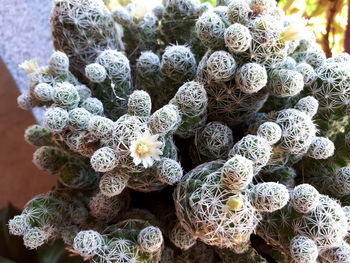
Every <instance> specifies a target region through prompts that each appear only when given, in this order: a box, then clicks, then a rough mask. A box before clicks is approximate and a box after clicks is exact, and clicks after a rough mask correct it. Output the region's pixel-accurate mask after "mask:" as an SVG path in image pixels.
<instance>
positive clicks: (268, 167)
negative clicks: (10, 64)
mask: <svg viewBox="0 0 350 263" xmlns="http://www.w3.org/2000/svg"><path fill="white" fill-rule="evenodd" d="M134 8H135V6H133V4H130V5H127V6H124V7H121V6H119V7H117V8H116V9H114V10H112V11H109V10H108V9H107V8H106V7H105V5H104V3H103V1H102V0H56V1H54V4H53V11H52V14H51V22H52V31H53V40H54V46H55V48H56V51H55V52H54V53H53V54H52V57H51V58H50V60H49V61H48V65H47V66H42V67H37V68H34V67H32V66H31V64H33V63H30V62H26V63H23V64H22V67H23V68H24V69H26V70H27V71H28V73H29V80H30V81H29V89H28V92H27V93H26V94H22V95H20V96H19V97H18V100H17V101H18V105H19V107H21V108H22V109H24V110H31V109H32V108H35V107H40V108H42V109H43V112H44V113H43V122H42V123H41V124H34V125H32V126H30V127H28V128H27V129H26V131H25V134H24V137H25V140H26V141H27V142H28V143H29V144H31V145H33V146H34V147H36V150H35V152H34V155H33V163H34V164H35V165H36V166H37V167H38V168H39V169H41V170H43V171H44V172H47V173H50V174H52V175H54V176H55V177H56V178H57V185H56V186H55V188H54V189H53V190H52V191H50V192H48V193H46V194H43V195H39V196H36V197H34V198H33V199H32V200H31V201H29V202H28V203H27V204H26V205H25V208H24V210H23V212H22V214H20V215H17V216H15V217H14V218H13V219H11V220H10V221H9V224H8V227H9V231H10V233H11V234H13V235H18V236H23V241H24V244H25V245H26V247H28V248H29V249H36V248H38V247H40V246H42V245H44V244H46V243H48V242H50V241H53V240H57V239H62V240H63V242H64V243H65V244H66V246H67V249H69V250H70V251H71V252H72V253H73V254H76V255H80V256H81V257H83V258H84V259H87V260H89V261H90V262H106V263H117V262H120V263H127V262H131V263H136V262H137V263H157V262H161V263H173V262H175V263H184V262H193V263H195V262H201V263H203V262H205V263H214V262H215V263H216V262H219V263H220V262H222V263H229V262H262V263H266V262H281V263H290V262H291V263H316V262H319V263H347V262H350V243H349V242H350V124H349V112H350V108H349V105H350V104H349V101H350V67H349V66H350V64H349V63H350V55H348V54H345V53H344V54H338V55H335V56H334V57H332V58H326V56H325V54H324V52H323V51H322V49H321V47H320V46H319V45H318V44H317V43H316V40H315V37H314V34H313V33H312V31H311V29H309V28H307V27H306V22H305V21H303V20H302V19H297V18H291V17H288V16H286V15H285V14H284V12H283V11H282V10H281V9H280V8H278V7H277V5H276V2H275V1H274V0H249V1H248V0H225V1H223V0H222V1H219V0H218V1H217V3H216V6H212V5H211V4H208V3H200V2H199V1H197V0H163V2H162V4H161V5H159V6H156V7H155V8H154V9H153V10H151V11H149V12H148V13H146V14H144V15H142V16H140V14H139V13H137V12H135V9H134ZM273 260H274V261H273Z"/></svg>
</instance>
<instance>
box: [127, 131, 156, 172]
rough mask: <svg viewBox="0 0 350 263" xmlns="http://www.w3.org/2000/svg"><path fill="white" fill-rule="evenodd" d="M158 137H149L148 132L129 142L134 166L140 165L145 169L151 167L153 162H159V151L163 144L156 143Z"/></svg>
mask: <svg viewBox="0 0 350 263" xmlns="http://www.w3.org/2000/svg"><path fill="white" fill-rule="evenodd" d="M158 137H159V135H151V134H150V133H149V132H148V131H146V132H145V133H143V134H141V135H140V136H138V138H137V139H136V140H135V141H133V142H131V145H130V152H131V154H130V155H131V157H132V158H133V159H134V163H135V164H136V165H138V164H140V163H142V165H143V166H144V167H145V168H148V167H150V166H152V165H153V162H154V160H156V161H159V160H160V155H161V154H163V152H162V151H161V150H160V148H161V147H162V145H163V143H162V142H159V141H157V139H158Z"/></svg>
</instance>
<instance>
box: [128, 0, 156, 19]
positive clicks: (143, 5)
mask: <svg viewBox="0 0 350 263" xmlns="http://www.w3.org/2000/svg"><path fill="white" fill-rule="evenodd" d="M131 3H132V5H133V7H134V8H133V15H134V16H135V17H136V18H139V19H142V18H143V17H144V16H145V14H147V13H149V12H150V11H152V9H153V8H155V7H156V6H157V5H161V4H162V1H161V0H147V1H145V0H132V1H131Z"/></svg>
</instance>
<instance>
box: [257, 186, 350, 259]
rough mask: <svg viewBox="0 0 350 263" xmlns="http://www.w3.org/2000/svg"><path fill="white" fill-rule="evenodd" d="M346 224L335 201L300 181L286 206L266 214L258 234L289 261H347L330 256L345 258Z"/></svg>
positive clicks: (343, 214)
mask: <svg viewBox="0 0 350 263" xmlns="http://www.w3.org/2000/svg"><path fill="white" fill-rule="evenodd" d="M326 218H327V219H326ZM347 224H348V223H347V217H346V215H345V213H344V211H343V209H342V208H341V206H340V205H339V204H338V202H337V201H336V200H333V199H331V198H329V197H328V196H325V195H322V194H319V193H318V191H317V190H316V189H315V188H314V187H312V186H311V185H308V184H301V185H299V186H297V187H295V188H294V189H293V190H292V192H291V196H290V202H289V203H288V205H287V206H285V207H284V208H282V209H281V210H279V211H276V212H274V213H271V214H266V215H265V217H264V220H263V221H262V222H261V224H260V225H259V227H258V233H259V235H261V236H262V237H263V238H264V239H265V240H266V241H267V242H268V243H269V244H271V245H273V246H274V247H278V248H279V249H281V251H283V253H284V254H285V256H286V258H288V260H289V261H290V262H315V261H316V260H317V259H319V260H320V261H321V260H324V261H325V262H346V260H345V261H332V260H331V259H332V258H336V257H337V258H339V259H341V258H344V259H345V258H347V257H348V252H349V249H348V245H346V244H344V241H343V240H344V238H345V236H346V234H347ZM328 260H331V261H328ZM322 262H323V261H322Z"/></svg>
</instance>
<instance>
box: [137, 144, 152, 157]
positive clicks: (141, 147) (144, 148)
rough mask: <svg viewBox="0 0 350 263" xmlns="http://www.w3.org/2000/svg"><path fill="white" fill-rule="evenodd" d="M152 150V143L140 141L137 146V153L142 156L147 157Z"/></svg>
mask: <svg viewBox="0 0 350 263" xmlns="http://www.w3.org/2000/svg"><path fill="white" fill-rule="evenodd" d="M150 152H151V145H149V144H148V143H146V142H140V143H138V145H137V146H136V153H137V155H139V156H140V157H145V156H147V155H149V154H150Z"/></svg>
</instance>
